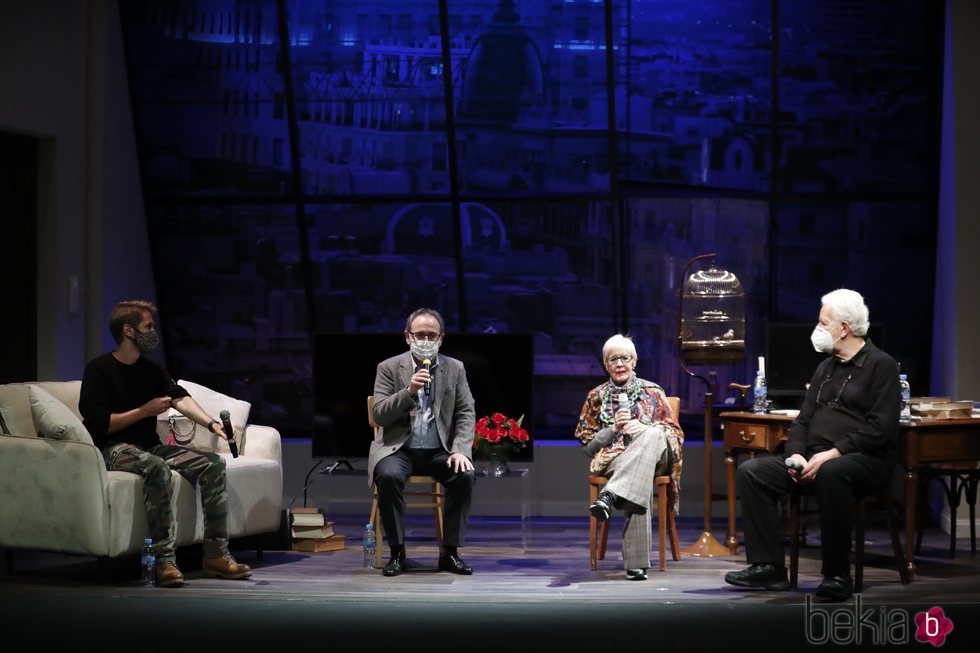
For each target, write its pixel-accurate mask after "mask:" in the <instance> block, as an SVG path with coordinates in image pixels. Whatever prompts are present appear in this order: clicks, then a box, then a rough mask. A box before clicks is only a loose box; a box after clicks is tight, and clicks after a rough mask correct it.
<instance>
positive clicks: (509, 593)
mask: <svg viewBox="0 0 980 653" xmlns="http://www.w3.org/2000/svg"><path fill="white" fill-rule="evenodd" d="M335 522H336V523H335V530H336V531H337V532H339V533H342V534H344V535H346V536H348V541H347V543H348V548H347V549H346V550H344V551H338V552H332V553H319V554H307V553H299V552H293V551H266V552H265V554H264V556H263V558H262V559H256V558H255V554H254V552H250V551H247V550H244V549H243V550H238V551H236V552H235V554H236V557H237V558H238V559H239V560H240V561H243V562H247V563H249V564H251V565H252V566H253V568H254V575H253V577H252V578H251V579H249V580H245V581H223V580H215V579H205V578H203V577H202V576H201V573H200V557H199V556H200V554H199V552H197V551H195V550H194V549H191V550H190V551H189V552H186V553H182V555H181V557H180V559H179V560H178V562H179V563H180V565H181V568H182V569H183V571H184V573H185V576H186V577H187V584H186V585H185V586H184V587H182V588H172V589H165V588H143V587H141V586H140V585H139V584H138V581H137V578H136V572H137V568H138V561H137V560H136V559H135V558H128V559H122V560H116V561H112V562H111V564H110V565H109V566H108V569H107V570H106V571H107V573H106V574H105V577H104V578H103V582H102V583H101V584H100V583H98V582H96V564H95V561H94V559H92V558H75V557H69V556H57V555H52V554H38V553H32V552H22V551H17V552H14V555H13V573H12V574H4V575H2V576H0V620H2V623H3V624H4V630H5V632H6V633H7V635H8V636H10V635H12V634H13V633H15V632H22V633H23V634H25V635H27V636H28V637H29V638H30V640H29V641H32V642H34V643H35V644H42V643H51V644H53V643H66V642H70V643H75V644H77V643H81V642H91V643H94V644H98V645H99V646H100V648H103V650H104V646H105V644H106V640H107V637H108V639H110V640H111V639H114V638H119V648H120V649H121V648H127V649H133V648H138V649H142V650H173V648H174V646H178V647H179V648H180V649H181V650H204V649H209V648H211V647H213V645H217V644H223V645H228V644H231V643H237V644H241V645H246V646H247V645H250V644H251V645H255V644H258V643H268V644H270V645H277V644H281V645H283V647H286V648H288V647H289V646H291V645H292V644H293V643H299V642H303V643H304V645H309V644H313V645H316V644H317V643H320V644H322V648H324V649H327V650H329V648H330V647H331V646H333V645H337V644H340V643H344V644H352V643H356V642H358V641H360V640H364V639H365V638H366V639H367V641H368V642H370V644H365V645H367V646H368V649H369V650H372V651H373V650H378V649H379V648H380V647H381V646H383V645H397V646H400V647H405V646H409V645H410V644H411V646H410V648H412V649H416V648H420V647H421V648H425V649H426V650H447V651H449V650H459V649H460V648H476V650H491V649H492V648H497V649H500V648H503V649H507V648H511V647H512V646H513V647H514V648H515V650H527V648H530V646H532V645H534V646H546V647H547V648H549V649H552V648H557V647H561V648H563V649H565V650H585V649H588V648H591V647H594V646H604V645H608V643H610V642H611V641H613V640H616V641H635V642H637V643H642V645H643V647H644V648H645V649H648V648H649V649H654V648H659V645H663V644H667V643H674V644H677V645H684V646H686V648H687V649H688V650H709V649H711V650H716V649H717V648H718V647H721V646H725V647H727V648H731V647H732V646H736V647H737V648H741V647H742V644H751V646H752V649H753V650H774V649H776V648H778V649H781V650H783V649H786V648H787V646H789V647H790V648H795V647H796V646H806V645H808V644H813V643H822V642H823V640H824V638H825V636H826V638H827V641H826V642H823V643H828V644H829V643H833V642H834V641H836V642H838V643H843V641H845V640H842V639H841V638H846V637H847V636H848V632H851V635H850V636H851V638H852V639H851V641H852V642H853V641H854V638H856V637H857V636H858V632H859V631H860V634H861V635H862V637H863V640H862V641H863V642H864V643H865V644H867V643H868V642H869V640H872V639H874V638H876V637H877V638H879V639H880V640H881V641H880V642H879V643H900V641H901V636H902V635H901V629H893V630H892V631H891V632H886V631H888V628H885V627H884V626H882V627H881V628H877V627H874V626H873V625H870V624H869V622H868V621H867V620H868V619H872V620H873V621H875V622H876V623H877V622H878V621H880V620H885V619H892V620H893V621H895V623H898V622H899V621H902V620H907V622H908V627H907V629H906V634H905V637H906V639H908V640H910V641H911V643H912V644H913V645H916V646H919V644H917V643H915V641H914V634H915V630H916V628H915V623H914V619H915V615H916V614H918V613H919V612H921V611H924V610H928V609H929V608H932V607H935V606H938V607H941V608H942V609H943V611H944V614H945V615H946V616H947V617H949V618H950V619H951V620H952V621H953V624H954V630H953V632H952V633H951V634H950V635H949V636H948V639H947V640H946V646H944V650H951V649H952V650H958V649H959V646H960V645H963V646H964V647H965V646H966V643H967V641H970V642H971V645H970V648H971V649H973V648H975V645H974V644H973V642H975V641H976V639H977V637H978V636H980V621H978V618H980V583H978V577H980V558H978V557H976V556H971V555H970V551H969V541H968V540H963V539H961V540H960V541H959V548H960V550H959V551H958V555H957V557H956V558H955V559H950V558H949V557H948V536H947V535H946V534H945V533H944V532H942V531H941V530H938V529H936V528H933V529H930V530H927V532H926V537H925V539H924V543H923V548H922V553H921V556H920V557H919V558H918V562H919V572H918V575H917V577H916V579H915V582H914V583H913V584H912V585H909V586H904V585H902V584H901V582H900V580H899V575H898V571H897V569H896V567H895V564H894V558H893V556H892V555H891V547H890V543H889V540H888V536H887V531H885V529H884V528H883V527H882V525H881V524H876V523H875V522H874V521H873V520H872V522H871V523H870V524H869V529H868V533H867V538H866V540H867V545H866V552H865V591H864V592H863V593H862V594H861V599H860V600H861V605H860V606H858V605H857V604H856V602H855V601H849V602H847V603H845V604H826V603H822V602H819V601H817V600H816V598H815V597H814V596H813V591H814V590H815V588H816V585H817V583H818V582H819V580H820V576H819V568H820V560H819V546H817V541H816V540H817V536H811V540H813V542H812V545H811V546H808V547H806V548H803V549H802V550H801V556H800V589H799V590H798V591H795V592H767V591H755V590H739V589H736V588H732V587H730V586H728V585H726V584H725V583H724V580H723V577H724V575H725V573H726V572H728V571H732V570H735V569H740V568H742V567H743V566H745V561H744V557H743V555H739V556H738V557H731V556H725V557H716V558H704V557H694V556H684V557H683V558H682V559H681V560H680V561H677V562H675V561H673V560H671V559H670V558H669V556H668V560H667V571H666V572H664V573H661V572H659V571H656V569H655V568H654V569H652V570H651V571H650V574H649V575H650V577H649V580H647V581H645V582H631V581H627V580H626V579H625V577H624V572H623V570H622V563H621V558H620V555H619V552H620V544H621V540H620V533H619V529H620V528H621V525H622V519H621V518H619V517H618V516H617V518H616V519H615V520H614V522H613V529H612V532H611V534H610V541H609V550H608V554H607V560H605V561H602V562H600V563H599V570H598V571H595V572H592V571H589V563H588V522H587V520H586V519H585V518H584V517H583V518H581V519H555V518H535V519H534V520H533V523H532V529H531V542H530V544H529V546H528V548H527V550H526V551H524V550H523V549H522V546H521V529H520V521H519V520H517V519H509V518H473V519H471V522H470V530H469V536H468V542H467V546H466V547H465V548H463V549H461V554H462V556H463V558H464V559H465V560H466V561H467V562H468V563H469V564H470V565H471V566H472V567H473V568H474V570H475V573H474V575H473V576H469V577H465V576H455V575H452V574H447V573H438V572H436V571H435V564H436V558H437V555H438V553H437V550H436V547H435V546H434V543H433V542H432V541H431V534H432V526H431V522H430V521H426V520H425V519H424V518H423V517H412V518H411V519H410V521H409V527H408V543H407V550H408V558H409V561H410V563H414V564H415V565H416V566H417V568H416V569H414V570H411V571H409V572H408V573H406V574H404V575H402V576H400V577H397V578H384V577H382V576H381V575H380V572H379V571H378V570H365V569H362V554H361V549H360V541H359V537H360V531H361V528H362V525H361V524H360V522H359V521H354V520H353V519H350V518H346V519H337V520H335ZM700 532H701V520H691V519H688V520H682V521H681V522H680V542H681V547H682V548H684V547H686V546H688V545H690V544H692V543H693V542H695V541H696V540H697V538H698V535H699V534H700ZM714 534H715V536H716V537H717V538H718V539H723V536H724V528H723V525H722V524H721V522H720V521H719V522H718V524H717V527H716V528H715V530H714ZM385 554H387V550H385ZM384 558H385V559H387V555H385V556H384ZM653 562H654V565H656V560H653ZM130 571H132V573H130ZM857 608H860V612H861V613H862V614H865V615H866V617H867V618H866V619H865V622H864V623H865V625H864V626H863V627H861V628H855V629H852V631H847V630H846V629H843V630H840V631H839V632H838V633H836V634H833V637H835V638H836V639H834V640H831V639H830V637H831V634H830V633H829V631H827V629H826V628H824V626H823V625H822V624H824V622H825V621H829V620H830V619H837V620H846V619H851V620H852V621H854V620H855V617H854V614H855V611H856V609H857ZM869 609H870V612H869ZM842 610H846V611H848V612H849V613H850V615H851V616H850V617H847V616H846V615H842V614H836V613H838V612H840V611H842ZM868 615H870V616H868ZM113 619H118V620H119V622H118V625H117V626H115V627H114V626H112V625H110V624H111V622H112V620H113ZM142 628H148V629H149V630H150V631H151V632H154V633H157V634H156V635H154V636H153V637H151V638H150V639H149V640H148V641H146V640H144V642H143V643H142V644H137V643H135V642H133V641H132V640H131V639H130V638H129V633H132V632H135V631H136V630H139V629H142ZM185 631H187V632H185ZM825 631H826V632H825ZM113 632H115V633H116V634H115V635H111V633H113ZM610 637H613V640H610V639H609V638H610ZM889 637H890V638H891V639H887V638H889ZM493 642H498V643H499V645H496V646H491V647H490V648H487V647H488V646H489V645H490V644H492V643H493ZM508 642H512V644H510V645H509V644H508ZM144 644H145V645H144ZM658 644H659V645H658ZM110 648H111V649H113V650H114V647H113V646H110ZM276 648H279V646H276ZM249 650H251V649H249ZM963 650H966V649H965V648H964V649H963ZM505 653H506V652H505Z"/></svg>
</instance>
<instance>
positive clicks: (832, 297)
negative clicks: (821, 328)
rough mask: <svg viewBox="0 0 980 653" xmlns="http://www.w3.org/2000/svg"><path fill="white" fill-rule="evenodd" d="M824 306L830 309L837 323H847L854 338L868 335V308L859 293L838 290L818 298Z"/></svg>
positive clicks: (843, 289)
mask: <svg viewBox="0 0 980 653" xmlns="http://www.w3.org/2000/svg"><path fill="white" fill-rule="evenodd" d="M820 302H821V303H822V304H823V305H824V306H829V307H830V312H831V313H832V314H833V316H834V319H835V320H837V321H838V322H847V323H848V324H849V325H850V326H851V331H852V332H853V333H854V335H856V336H862V337H863V336H866V335H867V334H868V316H869V312H868V307H867V305H865V303H864V297H862V296H861V293H859V292H856V291H854V290H848V289H847V288H838V289H837V290H834V291H833V292H829V293H827V294H826V295H824V296H823V297H821V298H820Z"/></svg>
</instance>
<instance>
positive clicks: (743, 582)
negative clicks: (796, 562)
mask: <svg viewBox="0 0 980 653" xmlns="http://www.w3.org/2000/svg"><path fill="white" fill-rule="evenodd" d="M725 582H726V583H728V584H729V585H737V586H738V587H762V588H764V589H767V590H777V591H781V592H782V591H785V590H788V589H789V577H788V576H787V574H786V567H784V566H782V565H779V566H777V565H773V564H770V563H767V562H763V563H756V564H754V565H751V566H749V567H746V568H745V569H743V570H741V571H730V572H728V573H727V574H725Z"/></svg>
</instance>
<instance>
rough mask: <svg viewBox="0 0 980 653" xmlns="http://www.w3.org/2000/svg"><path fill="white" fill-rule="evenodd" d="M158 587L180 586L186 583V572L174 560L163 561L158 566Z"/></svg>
mask: <svg viewBox="0 0 980 653" xmlns="http://www.w3.org/2000/svg"><path fill="white" fill-rule="evenodd" d="M156 576H157V586H158V587H180V586H181V585H183V584H184V574H182V573H180V569H177V565H175V564H174V563H172V562H161V563H160V564H158V565H157V568H156Z"/></svg>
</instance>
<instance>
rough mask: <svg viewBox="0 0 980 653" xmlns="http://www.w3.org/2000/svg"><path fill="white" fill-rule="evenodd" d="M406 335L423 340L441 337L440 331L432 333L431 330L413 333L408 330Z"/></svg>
mask: <svg viewBox="0 0 980 653" xmlns="http://www.w3.org/2000/svg"><path fill="white" fill-rule="evenodd" d="M408 335H410V336H412V339H414V340H423V341H425V342H433V341H435V340H438V339H439V338H441V337H442V334H441V333H433V332H432V331H416V332H414V333H412V332H411V331H409V332H408Z"/></svg>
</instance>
